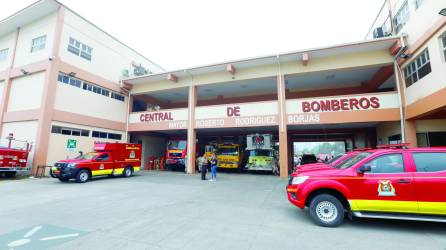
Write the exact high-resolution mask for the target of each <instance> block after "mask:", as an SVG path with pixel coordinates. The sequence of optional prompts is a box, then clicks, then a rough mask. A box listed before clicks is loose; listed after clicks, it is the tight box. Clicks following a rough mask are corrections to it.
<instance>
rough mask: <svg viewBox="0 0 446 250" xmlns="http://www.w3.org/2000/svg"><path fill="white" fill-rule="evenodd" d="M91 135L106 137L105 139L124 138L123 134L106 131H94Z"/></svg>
mask: <svg viewBox="0 0 446 250" xmlns="http://www.w3.org/2000/svg"><path fill="white" fill-rule="evenodd" d="M91 136H92V137H96V138H104V139H112V140H121V138H122V135H121V134H114V133H106V132H100V131H93V133H92V135H91Z"/></svg>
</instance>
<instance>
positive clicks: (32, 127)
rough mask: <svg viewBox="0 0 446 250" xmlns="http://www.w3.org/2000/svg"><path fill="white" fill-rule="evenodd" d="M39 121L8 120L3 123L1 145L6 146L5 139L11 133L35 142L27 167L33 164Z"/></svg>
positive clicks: (18, 138)
mask: <svg viewBox="0 0 446 250" xmlns="http://www.w3.org/2000/svg"><path fill="white" fill-rule="evenodd" d="M37 124H38V123H37V121H26V122H8V123H4V124H3V129H2V134H1V145H2V146H4V145H5V144H4V143H5V141H6V140H5V139H4V138H6V137H7V136H8V134H9V133H13V134H14V137H15V138H16V139H17V140H25V141H28V142H31V143H33V146H32V148H31V153H30V154H29V157H28V163H27V167H31V166H32V160H33V158H34V149H35V144H34V143H35V141H36V135H37ZM13 146H14V145H13Z"/></svg>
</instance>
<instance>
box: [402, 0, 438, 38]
mask: <svg viewBox="0 0 446 250" xmlns="http://www.w3.org/2000/svg"><path fill="white" fill-rule="evenodd" d="M394 2H396V3H395V5H394V15H395V14H397V11H398V10H399V9H400V7H401V5H402V4H403V3H404V2H405V1H404V0H397V1H394ZM408 4H409V20H408V21H407V23H406V25H404V27H403V28H402V29H401V31H400V33H406V34H408V35H409V36H408V37H407V40H408V43H409V44H413V43H414V42H415V41H417V40H418V39H419V38H421V36H422V35H423V34H424V33H425V32H426V31H427V29H429V28H430V27H432V26H433V25H434V24H435V22H436V21H437V20H439V19H440V17H441V16H440V15H439V14H438V12H440V10H441V9H443V8H445V6H446V5H445V1H443V0H424V1H423V3H422V4H421V6H420V7H419V8H418V9H415V0H408Z"/></svg>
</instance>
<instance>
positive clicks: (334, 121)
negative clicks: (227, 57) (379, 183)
mask: <svg viewBox="0 0 446 250" xmlns="http://www.w3.org/2000/svg"><path fill="white" fill-rule="evenodd" d="M43 5H49V6H52V7H51V8H48V6H43ZM445 7H446V6H444V4H443V3H442V1H435V0H424V1H396V0H390V1H384V4H383V6H382V9H381V11H380V13H378V15H377V17H376V19H375V21H374V23H373V25H372V26H371V27H370V29H369V32H368V34H367V37H366V38H365V39H364V40H362V41H359V42H351V43H345V44H340V45H333V46H327V47H321V48H313V49H304V50H299V51H293V52H289V53H282V54H276V55H270V56H262V57H256V58H249V59H243V60H236V61H228V62H222V63H218V64H212V65H204V66H200V67H191V68H186V69H181V70H173V71H164V70H163V69H162V68H160V67H159V66H157V65H156V64H154V63H153V62H151V61H150V60H148V59H146V58H144V57H143V56H141V55H139V54H138V53H136V52H134V51H133V50H131V49H129V48H128V47H126V46H125V45H123V44H122V43H120V42H119V41H117V40H116V39H114V38H113V37H111V36H110V35H108V34H107V33H105V32H103V31H102V30H100V29H99V28H97V27H95V26H94V25H92V24H91V23H89V22H88V21H86V20H85V19H82V18H81V17H79V16H78V15H76V14H75V13H74V12H72V11H71V10H69V9H67V8H66V7H64V6H63V5H60V4H59V3H57V2H55V1H49V0H48V1H40V2H38V3H36V4H35V5H33V6H31V7H29V8H28V9H25V10H23V11H22V12H21V13H18V14H16V15H15V16H13V17H11V18H10V19H7V20H4V21H3V22H2V23H0V59H1V58H2V51H3V50H2V49H6V48H7V49H8V51H7V52H6V54H7V55H6V59H5V60H3V61H2V62H0V63H1V65H2V67H3V68H5V70H4V71H2V72H1V73H0V76H1V78H0V84H2V86H3V87H1V89H2V91H3V92H2V100H1V113H0V118H1V122H2V126H1V136H2V137H5V136H6V135H7V134H8V133H11V132H12V133H14V134H15V135H16V137H20V138H23V137H26V138H24V139H27V138H29V139H30V140H33V141H35V153H34V161H33V164H34V166H36V165H37V164H52V163H53V162H55V161H56V160H58V159H60V158H65V157H66V156H72V155H73V154H74V153H75V152H72V151H70V150H68V149H67V148H66V147H65V144H66V142H67V140H69V139H73V138H74V139H76V140H77V141H78V142H79V144H80V146H79V147H78V148H79V149H82V150H88V144H89V143H92V141H95V140H114V141H115V140H121V141H125V140H128V141H132V142H138V143H142V144H143V158H144V161H143V162H144V164H146V162H147V157H149V156H161V155H163V154H165V149H166V141H167V140H168V139H169V138H170V139H171V138H184V139H186V140H187V152H188V157H187V166H188V168H187V171H188V172H189V173H193V172H194V171H195V168H194V167H192V166H194V165H195V156H196V154H195V152H197V151H198V150H197V145H198V144H199V143H200V142H202V141H210V140H214V139H215V140H224V139H221V138H225V137H236V136H246V135H248V134H255V133H268V134H272V135H273V138H275V142H276V144H277V146H278V152H279V163H280V175H281V177H286V176H287V175H288V172H289V166H291V162H292V158H293V155H294V153H293V147H292V145H293V143H294V142H314V141H343V142H344V143H345V147H346V150H353V149H355V148H363V147H374V146H376V145H379V144H388V143H398V142H409V143H410V145H411V146H420V147H426V146H445V145H446V112H445V110H446V17H445V16H442V15H440V14H438V13H439V11H440V10H441V9H443V8H445ZM31 10H32V11H31ZM43 10H45V11H46V12H47V13H44V11H43ZM50 10H52V11H50ZM31 14H32V15H34V21H32V22H31V21H30V19H31V16H32V15H31ZM81 30H82V31H83V32H80V31H81ZM85 31H88V32H85ZM40 37H44V38H40ZM34 39H40V40H38V41H37V40H36V41H34ZM42 40H43V43H44V45H43V49H39V48H40V47H39V46H41V45H40V44H42ZM45 43H46V45H45ZM78 44H79V46H78ZM30 46H31V49H30ZM34 47H36V48H34ZM35 49H36V52H34V50H35ZM30 50H31V52H30ZM39 50H43V51H44V52H41V51H39ZM11 55H12V56H11ZM111 56H114V57H113V59H111ZM31 60H32V61H31ZM104 65H107V66H104ZM123 72H124V73H123ZM125 72H127V73H125ZM128 72H130V74H129V73H128ZM132 72H133V75H132V74H131V73H132ZM141 72H142V73H141ZM2 79H3V80H2ZM36 93H40V94H39V96H37V97H36Z"/></svg>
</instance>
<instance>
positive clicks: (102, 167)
mask: <svg viewBox="0 0 446 250" xmlns="http://www.w3.org/2000/svg"><path fill="white" fill-rule="evenodd" d="M96 161H97V163H96V164H97V165H98V167H97V170H96V171H93V176H96V175H108V174H112V173H113V161H112V159H111V156H110V154H109V153H102V154H101V155H99V156H98V158H96Z"/></svg>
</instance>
